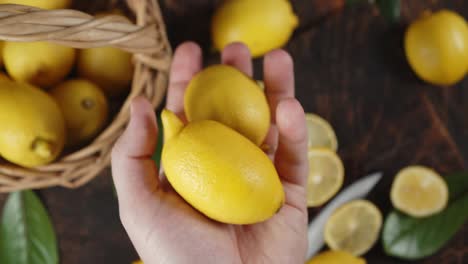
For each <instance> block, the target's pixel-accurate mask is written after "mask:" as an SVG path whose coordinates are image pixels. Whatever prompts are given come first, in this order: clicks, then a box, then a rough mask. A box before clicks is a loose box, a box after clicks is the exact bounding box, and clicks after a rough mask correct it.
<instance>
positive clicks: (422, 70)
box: [405, 10, 468, 85]
mask: <svg viewBox="0 0 468 264" xmlns="http://www.w3.org/2000/svg"><path fill="white" fill-rule="evenodd" d="M405 52H406V57H407V58H408V61H409V64H410V65H411V67H412V68H413V70H414V71H415V72H416V74H417V75H418V76H419V77H420V78H421V79H423V80H425V81H427V82H430V83H434V84H438V85H452V84H455V83H456V82H458V81H460V80H461V79H462V78H463V77H464V76H465V74H466V73H467V71H468V25H467V23H466V21H465V19H464V18H463V17H462V16H460V15H458V14H457V13H455V12H453V11H449V10H441V11H439V12H436V13H434V14H430V13H425V15H424V16H422V17H421V18H420V19H418V20H416V21H415V22H414V23H412V24H411V25H410V26H409V28H408V30H407V31H406V34H405Z"/></svg>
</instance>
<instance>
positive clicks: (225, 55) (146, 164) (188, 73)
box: [112, 43, 308, 264]
mask: <svg viewBox="0 0 468 264" xmlns="http://www.w3.org/2000/svg"><path fill="white" fill-rule="evenodd" d="M222 62H223V63H225V64H229V65H231V66H234V67H236V68H238V69H239V70H241V71H242V72H244V73H245V74H247V75H249V76H252V71H253V69H252V68H253V67H252V62H251V57H250V53H249V51H248V49H247V47H246V46H244V45H242V44H231V45H229V46H228V47H226V48H225V49H224V51H223V52H222ZM201 69H202V52H201V50H200V47H198V45H196V44H194V43H184V44H182V45H180V46H179V47H178V48H177V50H176V52H175V55H174V60H173V63H172V67H171V74H170V85H169V90H168V94H167V104H166V108H167V109H169V110H171V111H172V112H174V113H176V114H177V115H178V116H179V117H180V118H181V119H182V120H185V116H184V107H183V97H184V92H185V89H186V87H187V85H188V83H189V81H190V80H191V79H192V77H193V76H194V75H195V74H196V73H197V72H199V71H200V70H201ZM264 82H265V87H266V95H267V98H268V102H269V105H270V109H271V114H272V126H271V128H270V131H269V133H268V136H267V139H266V141H265V145H266V146H268V151H267V152H268V153H267V154H268V155H269V156H270V157H271V158H272V160H273V161H274V164H275V167H276V169H277V171H278V174H279V175H280V177H281V181H282V183H283V187H284V191H285V194H286V200H285V204H284V206H283V207H282V208H281V210H280V211H279V212H278V213H277V214H276V215H274V216H273V217H272V218H270V219H269V220H267V221H265V222H262V223H258V224H254V225H243V226H240V225H228V224H223V223H219V222H215V221H213V220H211V219H208V218H207V217H205V216H204V215H203V214H201V213H199V212H198V211H196V210H195V209H194V208H192V207H191V206H190V205H189V204H187V203H186V202H185V201H184V200H183V199H182V198H181V197H180V196H179V195H178V194H177V193H176V192H175V191H174V190H173V189H172V188H171V186H170V184H169V182H168V181H167V179H166V178H165V177H164V175H163V174H160V173H159V172H158V169H157V168H156V165H155V163H154V162H153V160H152V159H151V156H152V154H153V152H154V150H155V147H156V141H157V133H158V127H157V124H156V118H155V114H154V110H153V109H152V107H151V105H150V104H149V102H148V101H147V100H146V99H144V98H142V97H139V98H136V99H134V100H133V102H132V105H131V119H130V123H129V125H128V127H127V129H126V131H125V132H124V134H123V135H122V136H121V138H120V139H119V140H118V142H117V143H116V144H115V146H114V148H113V150H112V175H113V177H114V182H115V186H116V190H117V194H118V197H119V208H120V218H121V221H122V223H123V225H124V227H125V229H126V231H127V233H128V235H129V237H130V239H131V240H132V242H133V244H134V246H135V248H136V250H137V251H138V253H139V255H140V256H141V258H142V260H143V261H144V263H146V264H153V263H154V264H155V263H158V264H160V263H176V264H177V263H183V264H185V263H204V264H205V263H206V264H209V263H255V264H258V263H281V264H283V263H287V264H290V263H291V264H292V263H304V260H305V259H304V258H305V254H306V250H307V237H306V233H307V232H306V231H307V206H306V182H307V175H308V159H307V131H306V126H305V116H304V111H303V109H302V107H301V105H300V104H299V102H298V101H297V100H296V99H294V73H293V62H292V59H291V57H290V56H289V54H287V53H286V52H285V51H282V50H276V51H273V52H270V53H269V54H267V55H266V56H265V59H264Z"/></svg>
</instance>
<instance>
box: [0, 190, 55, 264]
mask: <svg viewBox="0 0 468 264" xmlns="http://www.w3.org/2000/svg"><path fill="white" fill-rule="evenodd" d="M0 263H5V264H6V263H8V264H57V263H58V247H57V239H56V235H55V232H54V229H53V226H52V223H51V221H50V218H49V215H48V213H47V211H46V210H45V208H44V206H43V205H42V203H41V201H40V200H39V198H38V197H37V196H36V195H35V194H34V192H32V191H22V192H15V193H12V194H10V196H9V197H8V199H7V201H6V203H5V207H4V209H3V216H2V222H1V226H0Z"/></svg>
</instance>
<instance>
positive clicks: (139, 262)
mask: <svg viewBox="0 0 468 264" xmlns="http://www.w3.org/2000/svg"><path fill="white" fill-rule="evenodd" d="M133 264H143V261H141V260H139V261H134V262H133Z"/></svg>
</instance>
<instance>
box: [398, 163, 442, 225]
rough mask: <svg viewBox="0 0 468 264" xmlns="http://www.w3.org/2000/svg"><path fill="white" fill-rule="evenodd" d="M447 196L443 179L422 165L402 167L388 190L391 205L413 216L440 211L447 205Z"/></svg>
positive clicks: (427, 214)
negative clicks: (389, 190)
mask: <svg viewBox="0 0 468 264" xmlns="http://www.w3.org/2000/svg"><path fill="white" fill-rule="evenodd" d="M448 197H449V192H448V187H447V183H446V182H445V181H444V179H443V178H442V177H441V176H440V175H439V174H438V173H437V172H435V171H434V170H432V169H430V168H427V167H423V166H410V167H406V168H404V169H402V170H401V171H400V172H399V173H398V174H397V176H396V178H395V180H394V181H393V184H392V189H391V192H390V198H391V201H392V204H393V206H394V207H395V208H397V209H398V210H400V211H402V212H404V213H406V214H408V215H411V216H413V217H426V216H430V215H433V214H436V213H438V212H440V211H442V210H443V209H444V208H445V207H446V206H447V202H448Z"/></svg>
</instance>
